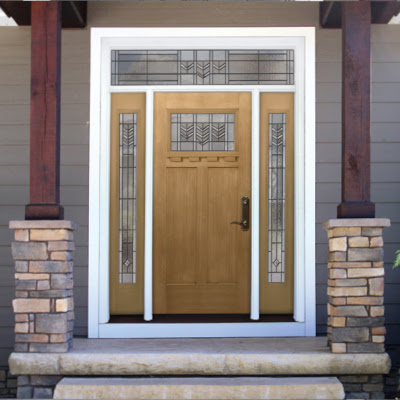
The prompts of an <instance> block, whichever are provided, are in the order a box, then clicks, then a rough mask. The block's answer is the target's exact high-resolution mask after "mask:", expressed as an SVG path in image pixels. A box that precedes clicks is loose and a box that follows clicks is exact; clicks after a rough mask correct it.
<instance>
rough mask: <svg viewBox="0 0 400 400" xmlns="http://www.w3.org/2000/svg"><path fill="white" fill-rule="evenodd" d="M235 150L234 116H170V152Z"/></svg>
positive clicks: (207, 114) (206, 114) (208, 114)
mask: <svg viewBox="0 0 400 400" xmlns="http://www.w3.org/2000/svg"><path fill="white" fill-rule="evenodd" d="M233 150H235V114H211V113H197V114H196V113H195V114H171V151H233Z"/></svg>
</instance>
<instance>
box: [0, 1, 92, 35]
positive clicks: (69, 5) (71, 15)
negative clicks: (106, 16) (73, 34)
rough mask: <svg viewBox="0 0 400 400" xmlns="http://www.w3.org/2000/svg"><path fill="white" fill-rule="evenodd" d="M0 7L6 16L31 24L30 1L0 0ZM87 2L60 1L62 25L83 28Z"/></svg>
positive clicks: (18, 21)
mask: <svg viewBox="0 0 400 400" xmlns="http://www.w3.org/2000/svg"><path fill="white" fill-rule="evenodd" d="M0 7H1V8H2V9H3V11H4V12H5V13H6V14H7V16H8V17H11V18H13V19H14V21H15V22H16V23H17V24H18V25H21V26H26V25H30V24H31V2H30V1H22V0H17V1H0ZM86 15H87V2H86V1H66V0H64V1H62V27H63V28H84V27H86Z"/></svg>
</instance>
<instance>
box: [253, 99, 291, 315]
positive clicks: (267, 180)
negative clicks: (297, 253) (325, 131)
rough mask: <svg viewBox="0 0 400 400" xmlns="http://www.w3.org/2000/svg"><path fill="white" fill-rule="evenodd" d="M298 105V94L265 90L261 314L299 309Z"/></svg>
mask: <svg viewBox="0 0 400 400" xmlns="http://www.w3.org/2000/svg"><path fill="white" fill-rule="evenodd" d="M293 109H294V95H293V93H261V96H260V313H261V314H293V281H294V279H293V275H294V117H293ZM272 158H273V159H272ZM275 264H276V266H275ZM275 271H276V272H275Z"/></svg>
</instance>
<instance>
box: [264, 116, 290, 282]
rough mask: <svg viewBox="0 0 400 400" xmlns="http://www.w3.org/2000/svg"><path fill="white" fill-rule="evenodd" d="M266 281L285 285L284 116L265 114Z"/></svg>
mask: <svg viewBox="0 0 400 400" xmlns="http://www.w3.org/2000/svg"><path fill="white" fill-rule="evenodd" d="M268 171H269V189H268V191H269V203H268V282H285V195H286V188H285V181H286V114H269V166H268Z"/></svg>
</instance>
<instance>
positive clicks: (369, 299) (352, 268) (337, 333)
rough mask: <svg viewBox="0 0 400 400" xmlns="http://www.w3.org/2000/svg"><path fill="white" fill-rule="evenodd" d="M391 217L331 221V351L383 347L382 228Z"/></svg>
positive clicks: (374, 350) (377, 350)
mask: <svg viewBox="0 0 400 400" xmlns="http://www.w3.org/2000/svg"><path fill="white" fill-rule="evenodd" d="M388 226H390V221H389V220H388V219H370V218H365V219H364V218H360V219H333V220H329V221H327V222H326V223H325V224H324V228H325V229H326V230H327V231H328V237H329V251H328V270H329V280H328V339H329V346H330V348H331V351H332V352H333V353H382V352H384V351H385V346H384V342H385V333H386V330H385V326H384V323H385V318H384V307H383V293H384V278H383V276H384V266H383V239H382V230H383V228H384V227H388Z"/></svg>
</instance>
